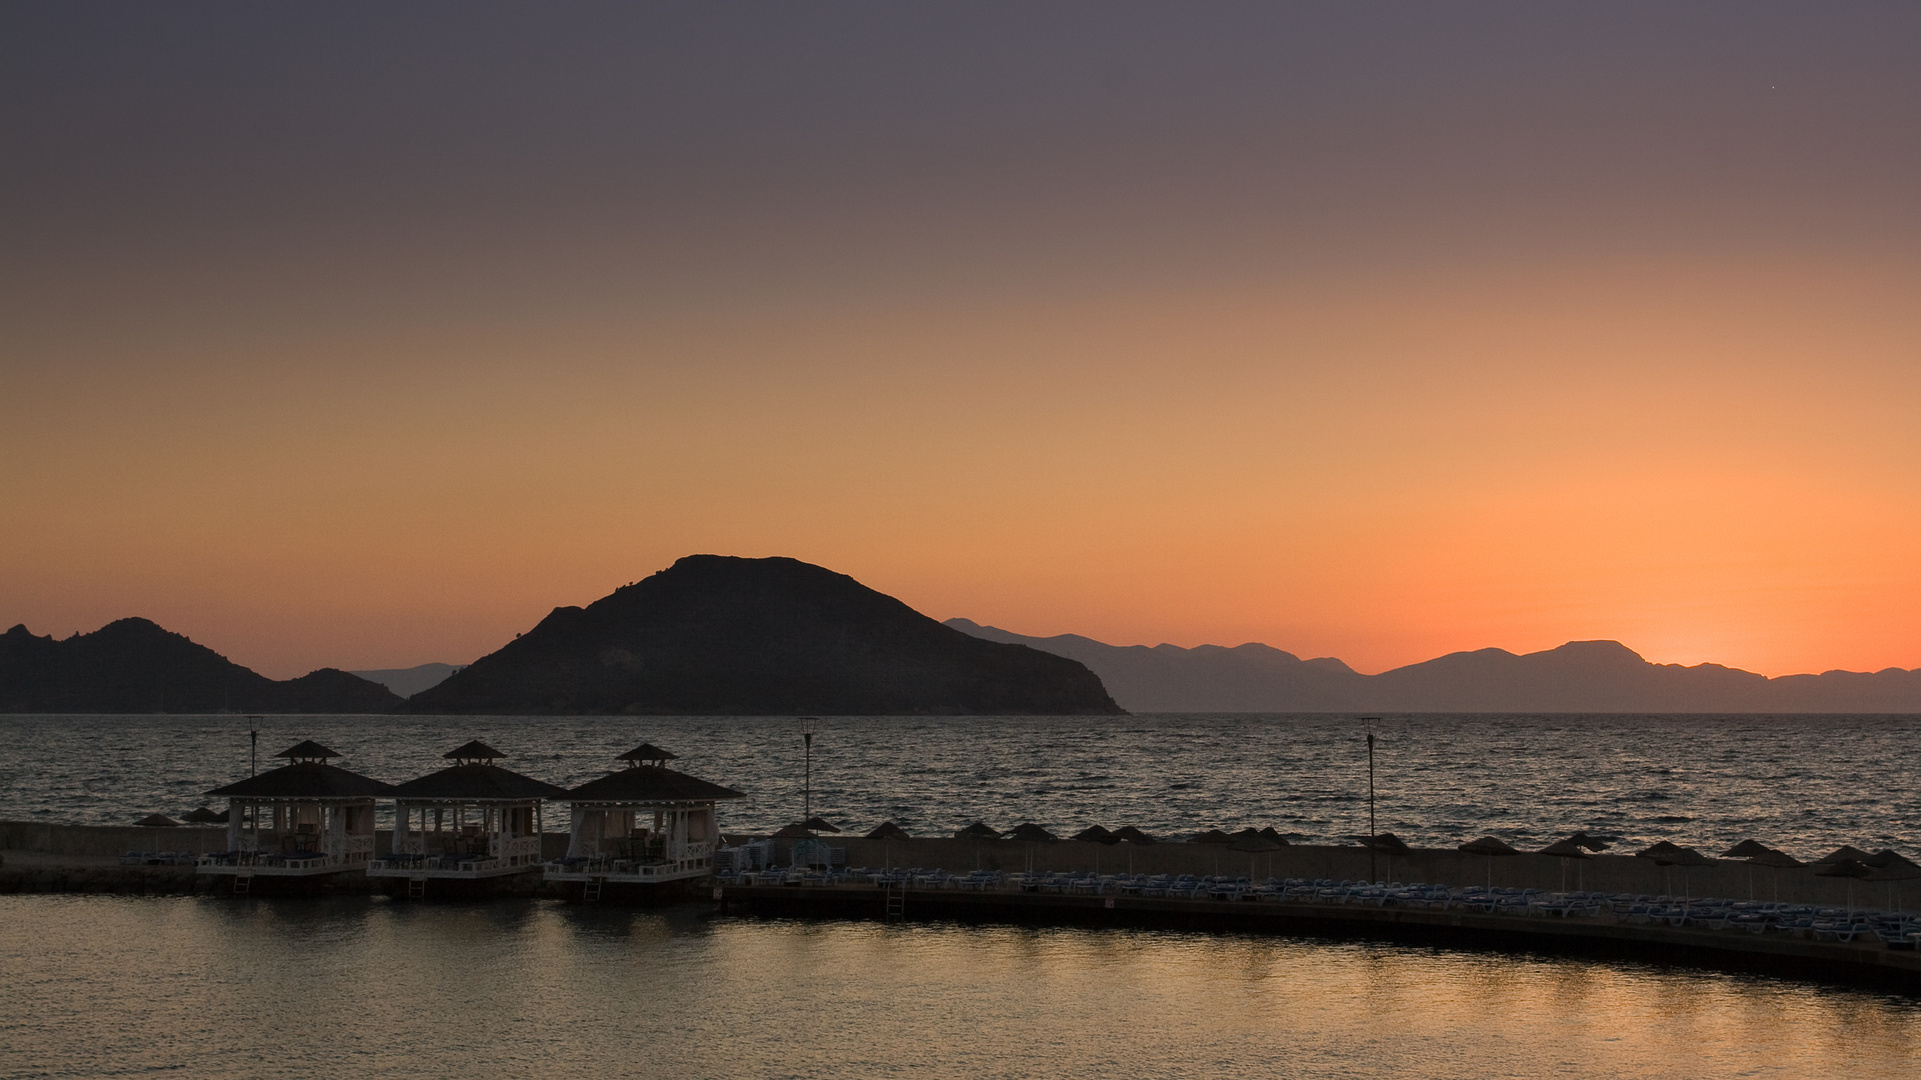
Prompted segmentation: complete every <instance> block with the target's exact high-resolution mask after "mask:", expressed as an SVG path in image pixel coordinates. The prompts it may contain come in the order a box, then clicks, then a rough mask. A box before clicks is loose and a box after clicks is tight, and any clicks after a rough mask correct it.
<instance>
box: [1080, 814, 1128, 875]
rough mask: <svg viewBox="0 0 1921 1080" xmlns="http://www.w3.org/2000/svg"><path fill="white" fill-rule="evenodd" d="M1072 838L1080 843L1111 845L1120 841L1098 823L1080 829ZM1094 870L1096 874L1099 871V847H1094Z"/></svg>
mask: <svg viewBox="0 0 1921 1080" xmlns="http://www.w3.org/2000/svg"><path fill="white" fill-rule="evenodd" d="M1074 839H1076V840H1079V841H1080V842H1081V843H1084V844H1109V845H1112V844H1118V843H1120V842H1121V838H1120V837H1118V836H1115V835H1114V834H1113V833H1111V832H1109V831H1107V830H1106V829H1105V828H1103V827H1102V826H1099V825H1089V826H1088V827H1087V828H1085V829H1082V830H1081V831H1080V832H1077V833H1075V834H1074ZM1094 872H1095V873H1096V874H1098V873H1100V872H1101V849H1100V848H1095V849H1094Z"/></svg>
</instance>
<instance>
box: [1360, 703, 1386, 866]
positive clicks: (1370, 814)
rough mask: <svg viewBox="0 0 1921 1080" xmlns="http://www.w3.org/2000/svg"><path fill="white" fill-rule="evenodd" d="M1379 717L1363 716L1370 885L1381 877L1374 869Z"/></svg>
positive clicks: (1377, 832) (1378, 832)
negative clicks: (1376, 749) (1375, 745)
mask: <svg viewBox="0 0 1921 1080" xmlns="http://www.w3.org/2000/svg"><path fill="white" fill-rule="evenodd" d="M1380 719H1381V718H1380V717H1378V716H1363V717H1361V723H1363V724H1366V725H1367V880H1368V882H1369V883H1370V884H1372V883H1373V882H1374V880H1375V879H1376V878H1377V877H1378V876H1379V875H1377V874H1376V872H1375V869H1374V838H1375V837H1377V836H1379V835H1381V831H1380V830H1379V829H1377V828H1375V827H1374V725H1375V724H1376V723H1378V722H1379V721H1380Z"/></svg>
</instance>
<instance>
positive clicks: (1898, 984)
mask: <svg viewBox="0 0 1921 1080" xmlns="http://www.w3.org/2000/svg"><path fill="white" fill-rule="evenodd" d="M713 895H714V899H715V902H716V903H717V904H719V905H720V909H721V911H722V912H724V913H729V914H739V915H759V916H801V917H811V918H855V919H875V920H881V919H907V920H955V921H965V922H1004V923H1025V924H1034V923H1040V924H1073V925H1089V926H1112V927H1124V926H1159V927H1180V928H1185V929H1198V930H1210V931H1236V932H1255V933H1274V934H1284V935H1292V936H1317V937H1344V938H1354V937H1361V938H1376V939H1384V940H1394V941H1409V942H1421V943H1427V944H1438V945H1446V946H1453V947H1467V948H1493V949H1510V950H1512V949H1522V950H1532V951H1541V952H1558V953H1578V954H1585V955H1600V956H1616V957H1625V958H1635V959H1643V960H1652V961H1656V962H1660V963H1681V964H1690V965H1697V966H1703V967H1714V968H1731V969H1745V970H1759V971H1767V972H1771V973H1775V974H1782V975H1788V976H1793V977H1800V978H1818V979H1825V980H1831V981H1840V982H1850V983H1868V984H1873V985H1877V986H1883V987H1886V988H1889V989H1897V990H1901V991H1904V992H1907V993H1921V953H1917V952H1915V951H1913V950H1895V949H1890V948H1889V947H1888V946H1887V945H1886V944H1884V943H1883V942H1881V941H1879V940H1876V939H1872V938H1856V939H1855V940H1854V941H1851V942H1834V941H1819V940H1814V939H1811V938H1808V937H1804V936H1800V935H1790V934H1772V933H1771V934H1755V933H1750V932H1748V931H1745V930H1739V929H1721V930H1714V929H1707V928H1693V927H1671V926H1664V925H1655V924H1648V923H1635V922H1632V921H1629V920H1627V919H1623V918H1621V917H1619V916H1616V915H1615V914H1613V913H1612V912H1610V911H1606V910H1603V911H1600V912H1598V913H1596V914H1593V915H1588V916H1578V917H1569V918H1551V917H1538V916H1536V917H1529V916H1525V915H1504V914H1486V913H1479V912H1474V911H1466V910H1460V909H1449V910H1418V909H1413V908H1405V907H1392V906H1374V905H1370V904H1359V903H1357V904H1324V903H1295V902H1281V903H1269V902H1259V901H1248V900H1244V899H1243V900H1215V899H1180V898H1171V897H1148V896H1126V895H1120V896H1115V895H1069V894H1061V893H1032V892H1024V891H1021V890H1019V889H1018V888H989V889H983V890H979V891H975V890H969V889H929V888H913V887H911V886H909V887H905V888H890V889H882V888H876V887H874V886H872V885H868V886H865V887H863V886H860V885H827V886H810V887H792V886H782V885H760V884H755V885H743V884H724V885H717V886H715V888H714V892H713Z"/></svg>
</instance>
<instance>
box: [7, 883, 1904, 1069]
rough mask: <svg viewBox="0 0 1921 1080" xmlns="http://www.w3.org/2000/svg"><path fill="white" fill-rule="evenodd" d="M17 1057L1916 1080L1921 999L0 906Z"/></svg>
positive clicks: (1129, 936)
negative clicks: (1904, 1079)
mask: <svg viewBox="0 0 1921 1080" xmlns="http://www.w3.org/2000/svg"><path fill="white" fill-rule="evenodd" d="M0 970H4V972H5V978H4V980H0V1055H3V1056H0V1075H4V1076H9V1077H12V1076H48V1077H79V1076H103V1075H121V1074H126V1073H131V1072H145V1071H171V1072H177V1073H180V1074H182V1075H193V1076H208V1077H253V1076H261V1077H275V1076H351V1077H356V1078H385V1077H403V1076H405V1077H415V1076H446V1077H460V1078H467V1077H474V1078H491V1077H509V1076H513V1077H524V1076H541V1077H561V1078H566V1077H576V1076H579V1077H589V1076H591V1077H606V1076H636V1077H642V1076H712V1077H789V1076H791V1077H830V1076H878V1075H889V1074H892V1075H912V1076H931V1077H947V1076H955V1077H958V1076H970V1077H971V1076H1014V1077H1026V1076H1033V1077H1042V1076H1059V1075H1065V1074H1070V1073H1071V1074H1078V1075H1082V1076H1112V1075H1122V1074H1132V1075H1142V1076H1155V1077H1184V1076H1210V1077H1219V1076H1240V1075H1247V1074H1250V1073H1257V1074H1272V1075H1285V1076H1314V1077H1320V1076H1327V1077H1407V1076H1419V1077H1464V1078H1465V1077H1472V1078H1476V1080H1483V1078H1493V1077H1510V1076H1512V1077H1539V1076H1557V1077H1651V1078H1666V1077H1675V1078H1680V1077H1687V1078H1701V1077H1722V1076H1729V1077H1732V1076H1769V1075H1773V1076H1796V1077H1799V1076H1818V1075H1842V1074H1845V1075H1848V1076H1850V1077H1860V1078H1867V1080H1873V1078H1880V1077H1906V1076H1913V1075H1917V1074H1921V1049H1917V1047H1918V1046H1921V1038H1917V1037H1918V1036H1921V1003H1917V1002H1916V1001H1914V1000H1909V999H1903V998H1898V997H1890V996H1887V995H1880V994H1875V993H1869V992H1862V991H1851V990H1841V989H1832V988H1824V987H1819V986H1813V985H1808V984H1801V983H1794V982H1788V981H1781V980H1773V979H1762V978H1749V977H1741V976H1732V975H1724V974H1715V973H1703V972H1690V971H1667V970H1662V969H1658V968H1654V967H1651V966H1646V965H1632V964H1614V963H1599V962H1592V961H1584V960H1571V959H1558V958H1556V959H1544V958H1538V957H1527V956H1507V955H1501V954H1495V953H1482V952H1450V951H1446V950H1440V949H1427V948H1413V947H1406V946H1396V945H1383V944H1369V943H1340V942H1324V941H1305V940H1293V939H1284V938H1264V937H1245V936H1210V935H1204V934H1188V933H1167V932H1149V931H1093V930H1080V929H1022V928H1010V927H972V928H970V927H956V926H945V925H933V926H930V925H915V924H904V925H894V926H886V925H880V924H873V923H837V922H821V923H810V922H787V921H754V920H739V919H715V920H708V919H704V918H701V917H700V916H699V915H698V914H697V913H693V912H682V911H675V912H665V913H663V912H649V911H633V910H624V909H618V908H604V909H602V908H581V907H568V906H564V905H560V904H554V903H545V902H498V903H476V904H465V905H463V904H406V903H395V902H387V901H380V900H371V901H370V900H359V899H355V900H339V901H295V900H265V899H263V900H252V901H246V900H240V901H227V900H211V899H205V898H200V899H190V898H173V899H143V898H133V897H71V896H11V897H0Z"/></svg>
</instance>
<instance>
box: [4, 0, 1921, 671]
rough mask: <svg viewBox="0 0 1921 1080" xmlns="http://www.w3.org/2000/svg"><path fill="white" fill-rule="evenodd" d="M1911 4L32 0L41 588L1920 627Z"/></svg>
mask: <svg viewBox="0 0 1921 1080" xmlns="http://www.w3.org/2000/svg"><path fill="white" fill-rule="evenodd" d="M1917 57H1921V5H1915V4H1912V3H1890V4H1884V5H1876V4H1865V3H1864V4H1847V5H1828V4H1793V5H1771V4H1764V3H1734V4H1679V5H1677V4H1672V3H1665V2H1664V3H1650V4H1641V5H1636V4H1626V3H1612V4H1587V5H1573V4H1552V5H1537V4H1512V5H1503V4H1456V5H1447V4H1426V3H1422V4H1411V3H1410V4H1381V5H1370V4H1361V3H1346V2H1342V3H1326V4H1313V5H1286V4H1281V5H1276V4H1270V3H1248V4H1164V5H1131V4H1121V3H1106V2H1103V3H1087V4H1042V5H1034V4H1029V3H1007V4H991V3H972V4H966V5H959V4H956V5H899V4H832V5H795V4H704V3H703V4H686V5H635V6H631V7H629V6H605V7H595V6H590V5H580V6H564V7H559V8H552V7H547V6H543V5H518V6H491V5H480V4H471V3H461V4H446V5H429V4H409V5H391V6H390V5H384V4H381V5H375V4H361V5H354V4H328V5H253V4H235V5H220V4H202V5H192V6H185V5H155V4H122V5H95V4H82V3H71V4H69V3H62V4H10V5H7V6H6V7H4V8H0V628H4V627H5V626H10V625H12V624H14V623H19V622H24V623H26V624H27V625H28V627H29V628H31V629H32V630H34V631H35V632H36V633H54V634H57V635H59V636H63V637H64V636H66V635H67V634H70V633H72V632H74V631H76V630H81V631H87V630H93V629H95V628H97V627H98V626H100V625H101V624H103V623H105V622H107V621H110V620H112V619H115V618H119V617H123V616H126V615H143V616H145V617H147V618H151V619H153V620H155V621H156V622H159V623H160V624H161V625H163V626H166V627H168V628H169V629H173V630H177V631H179V632H182V633H185V634H188V635H189V636H191V637H193V638H194V639H195V640H197V641H200V642H202V643H204V644H207V645H209V646H211V647H213V648H215V649H218V650H220V651H221V652H223V653H225V654H227V655H228V656H230V657H232V658H233V659H235V660H236V661H238V662H240V663H243V664H247V665H249V666H252V667H255V668H257V669H259V670H261V671H262V672H264V673H266V674H270V675H273V676H275V677H287V676H291V675H297V674H301V673H303V672H305V671H308V670H310V669H312V668H315V667H319V666H323V665H325V666H339V667H347V668H366V667H393V666H404V665H410V664H415V663H421V662H425V661H432V660H444V661H449V662H465V661H469V660H472V659H474V658H475V657H477V656H479V655H481V654H483V653H486V652H489V651H491V650H493V649H494V648H497V647H498V646H499V645H500V644H501V643H502V642H503V641H505V640H507V639H509V638H511V637H512V635H513V634H514V633H515V632H517V631H520V630H524V629H526V628H527V627H529V626H531V625H533V624H534V623H535V622H537V621H538V620H539V619H540V618H541V617H542V616H544V615H545V614H546V612H547V611H548V610H549V609H550V608H552V607H554V606H555V605H560V604H584V603H587V602H590V601H592V600H594V599H595V598H597V597H599V596H602V595H604V594H605V593H607V592H609V591H611V590H612V589H613V588H615V587H617V586H619V585H622V584H625V583H627V582H629V581H633V580H636V579H638V578H642V577H645V576H646V575H648V574H650V573H652V572H654V571H656V570H659V569H661V568H663V567H665V566H667V565H668V564H669V563H671V562H672V561H673V560H674V559H675V558H677V557H679V556H681V555H686V554H690V553H695V552H715V553H722V554H736V555H791V556H794V557H797V558H801V559H805V560H808V561H810V562H816V563H820V564H822V565H825V566H828V567H831V568H833V569H836V570H839V571H842V572H844V573H848V574H851V575H853V576H854V577H856V578H858V579H859V580H861V581H862V582H864V583H866V584H868V585H870V586H872V587H874V588H877V589H880V590H882V591H884V592H888V593H891V594H893V595H895V596H898V597H900V598H901V599H902V600H904V601H906V602H907V603H909V604H911V605H913V606H914V607H916V608H917V609H919V610H921V611H923V612H925V613H927V614H929V615H932V616H934V617H936V618H948V617H951V616H956V615H961V616H966V617H968V618H972V619H975V620H978V621H980V622H984V623H991V624H994V625H998V626H1002V627H1005V628H1007V629H1010V630H1015V631H1018V632H1021V633H1028V634H1055V633H1062V632H1076V633H1082V634H1087V635H1089V636H1092V637H1096V638H1100V639H1102V640H1105V641H1110V642H1116V643H1125V644H1131V643H1144V644H1154V643H1157V642H1162V641H1168V642H1174V643H1176V644H1182V645H1194V644H1200V643H1209V642H1211V643H1218V644H1237V643H1240V642H1244V641H1265V642H1267V643H1269V644H1271V645H1274V646H1276V647H1279V648H1283V649H1287V650H1289V651H1292V652H1295V653H1297V654H1300V655H1302V656H1324V655H1332V656H1339V657H1341V658H1343V659H1345V660H1347V661H1348V662H1349V663H1351V664H1353V665H1354V666H1355V667H1357V668H1359V669H1361V670H1363V671H1378V670H1381V669H1384V668H1388V667H1392V666H1396V665H1399V664H1404V663H1410V662H1413V661H1417V660H1422V659H1427V658H1429V657H1432V656H1435V655H1438V654H1441V653H1445V652H1449V651H1453V650H1457V649H1471V648H1481V647H1485V646H1490V645H1492V646H1500V647H1503V648H1508V649H1512V650H1515V651H1531V650H1536V649H1543V648H1550V647H1552V646H1555V645H1558V644H1560V643H1562V642H1564V641H1567V640H1570V639H1587V638H1615V639H1618V640H1621V641H1623V642H1624V643H1626V644H1627V645H1629V646H1630V647H1632V648H1635V649H1636V650H1638V651H1640V652H1641V653H1642V654H1643V655H1645V656H1647V657H1648V658H1649V659H1651V660H1656V661H1662V662H1682V663H1698V662H1700V661H1704V660H1713V661H1717V662H1721V663H1726V664H1730V665H1735V666H1740V667H1745V668H1749V669H1751V670H1756V671H1762V672H1765V673H1768V674H1787V673H1791V672H1798V671H1819V670H1824V669H1828V668H1837V667H1839V668H1851V669H1856V670H1871V669H1876V668H1881V667H1887V666H1900V667H1921V61H1918V60H1917Z"/></svg>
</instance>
